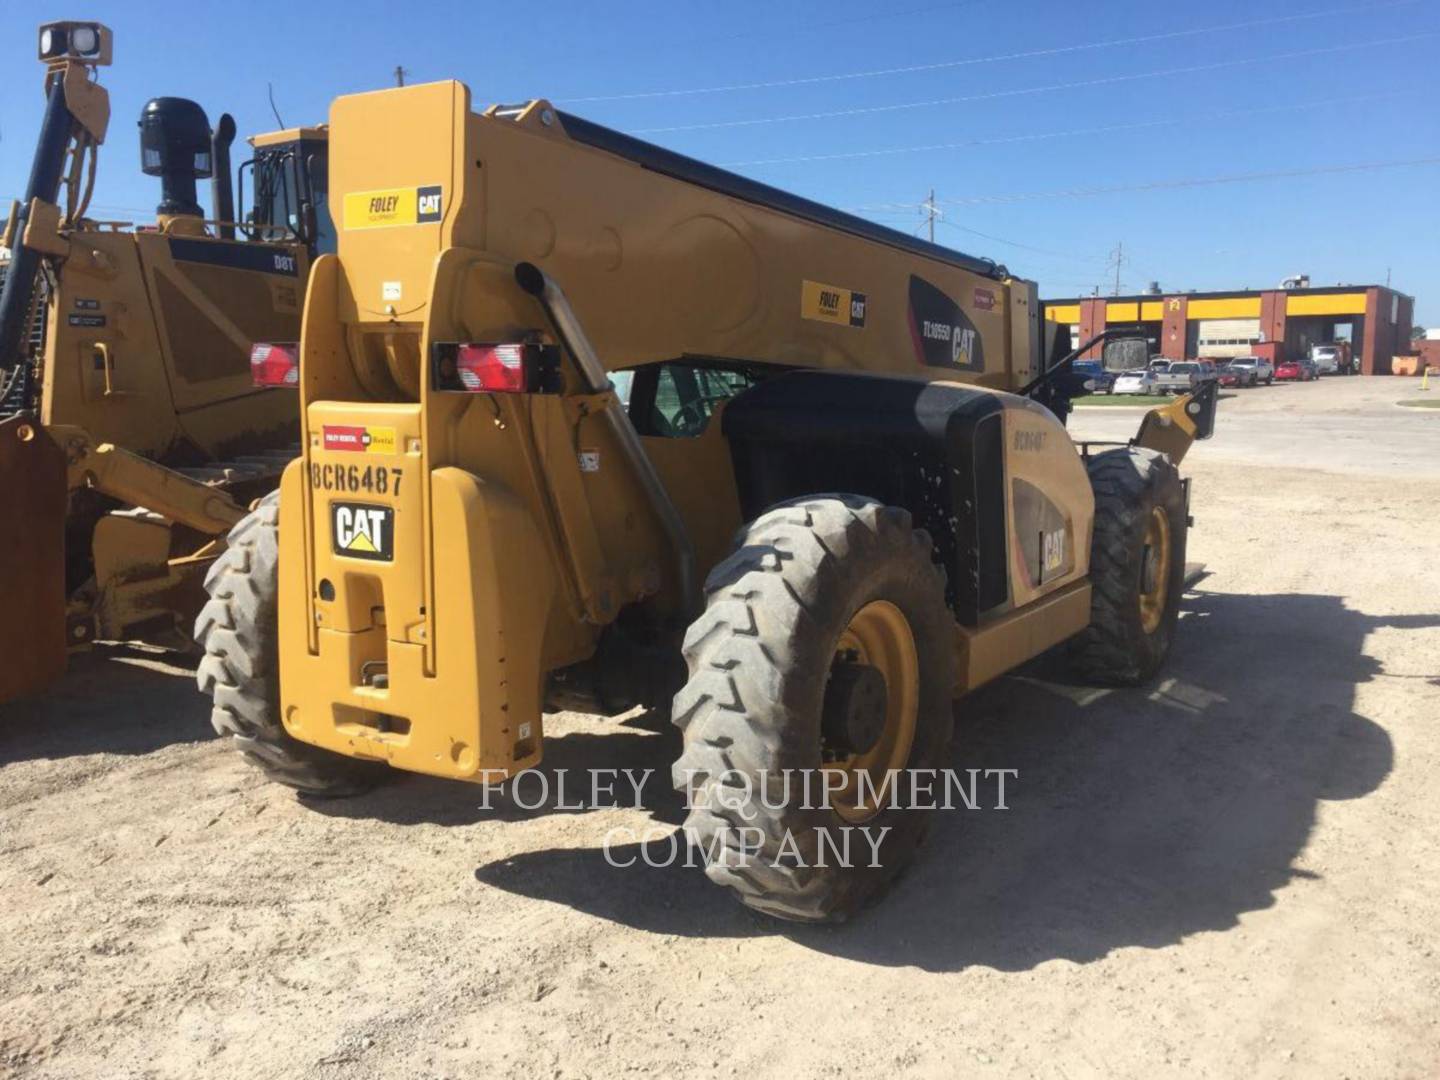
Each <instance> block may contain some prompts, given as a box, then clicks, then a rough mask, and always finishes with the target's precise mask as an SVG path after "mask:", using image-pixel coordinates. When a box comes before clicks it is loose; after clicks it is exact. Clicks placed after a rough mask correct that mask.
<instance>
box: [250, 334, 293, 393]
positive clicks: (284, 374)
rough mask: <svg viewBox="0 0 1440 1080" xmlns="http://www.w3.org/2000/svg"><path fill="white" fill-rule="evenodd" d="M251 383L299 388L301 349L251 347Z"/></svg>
mask: <svg viewBox="0 0 1440 1080" xmlns="http://www.w3.org/2000/svg"><path fill="white" fill-rule="evenodd" d="M250 381H251V382H252V383H254V384H255V385H256V386H299V385H300V347H299V346H298V345H294V344H289V345H269V344H264V343H262V344H258V345H253V346H251V348H250Z"/></svg>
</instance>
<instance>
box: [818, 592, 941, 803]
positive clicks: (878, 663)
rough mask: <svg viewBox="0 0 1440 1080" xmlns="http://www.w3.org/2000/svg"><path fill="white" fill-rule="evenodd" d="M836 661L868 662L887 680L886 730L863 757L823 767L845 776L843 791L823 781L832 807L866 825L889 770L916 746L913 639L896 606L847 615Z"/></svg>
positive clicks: (885, 791)
mask: <svg viewBox="0 0 1440 1080" xmlns="http://www.w3.org/2000/svg"><path fill="white" fill-rule="evenodd" d="M835 658H836V659H837V660H843V661H848V662H851V663H862V664H870V665H871V666H873V667H875V668H878V669H879V671H880V674H881V675H882V676H884V679H885V729H884V731H883V732H881V735H880V738H879V739H877V740H876V742H875V745H874V746H873V747H871V748H870V749H869V750H867V751H866V752H865V753H863V754H851V755H849V756H847V757H845V758H842V759H839V760H836V761H828V762H825V763H824V764H823V766H822V767H823V768H824V769H826V770H827V771H828V770H839V771H841V772H842V773H844V786H843V787H842V786H841V784H840V782H839V781H838V780H835V779H833V778H827V781H828V786H827V788H826V790H827V791H829V792H831V795H830V805H831V806H832V807H833V808H834V809H835V811H836V812H837V813H839V815H840V816H841V817H842V818H844V819H845V820H846V821H851V822H859V821H866V820H868V819H869V818H872V817H874V816H875V815H876V814H878V813H879V812H880V809H881V807H882V806H884V805H885V801H886V800H887V799H888V798H889V797H890V792H889V780H890V778H891V772H892V770H899V769H903V768H904V767H905V763H906V762H908V761H909V760H910V750H911V747H913V746H914V744H915V717H916V715H917V714H918V712H919V708H920V660H919V656H918V655H917V653H916V649H915V635H914V633H912V632H911V630H910V622H909V620H908V619H906V618H905V615H904V614H903V613H902V612H901V611H900V609H899V608H898V607H896V606H895V605H894V604H892V603H890V602H889V601H888V600H872V601H870V603H868V604H866V605H865V606H864V607H862V608H861V609H860V610H859V611H857V612H856V613H855V614H854V615H853V616H852V617H851V619H850V623H849V625H847V626H846V627H845V630H844V632H843V633H842V634H841V635H840V641H839V643H838V644H837V645H836V646H835ZM862 774H864V777H863V778H862ZM837 788H838V789H839V790H838V791H837V790H836V789H837Z"/></svg>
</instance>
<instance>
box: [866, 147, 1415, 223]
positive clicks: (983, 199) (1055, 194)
mask: <svg viewBox="0 0 1440 1080" xmlns="http://www.w3.org/2000/svg"><path fill="white" fill-rule="evenodd" d="M1427 165H1440V157H1423V158H1408V159H1405V160H1399V161H1365V162H1357V163H1355V164H1350V165H1317V166H1314V167H1312V168H1307V169H1274V170H1271V171H1268V172H1251V173H1232V174H1230V175H1228V176H1203V177H1186V178H1184V179H1180V180H1153V181H1151V182H1149V183H1145V184H1116V185H1112V186H1107V187H1089V188H1064V189H1061V190H1059V191H1028V192H1007V193H1005V194H999V195H972V196H969V197H967V198H961V199H939V200H937V201H938V202H941V203H949V204H951V205H954V206H982V205H985V204H988V203H1011V202H1029V201H1031V200H1035V199H1087V198H1092V197H1094V196H1097V195H1115V194H1120V193H1124V192H1132V191H1163V190H1167V189H1174V188H1192V187H1207V186H1210V185H1214V184H1241V183H1248V182H1251V181H1255V180H1281V179H1290V178H1292V177H1299V176H1323V175H1328V174H1333V173H1351V172H1374V171H1378V170H1380V169H1407V168H1417V167H1423V166H1427ZM886 205H887V206H894V205H897V204H894V203H890V204H886ZM863 209H864V208H863V207H852V208H851V212H852V213H854V212H860V211H862V210H863Z"/></svg>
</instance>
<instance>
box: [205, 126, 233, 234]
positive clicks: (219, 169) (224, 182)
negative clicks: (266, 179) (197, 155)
mask: <svg viewBox="0 0 1440 1080" xmlns="http://www.w3.org/2000/svg"><path fill="white" fill-rule="evenodd" d="M234 141H235V118H234V117H233V116H231V115H230V114H229V113H228V112H227V113H221V114H220V123H219V124H217V125H216V126H215V133H214V134H213V135H211V136H210V158H211V165H212V166H213V168H214V172H215V175H214V176H212V177H211V178H210V212H211V213H212V214H214V215H215V218H216V220H218V221H234V220H235V190H234V188H233V187H232V186H231V179H230V144H231V143H233V142H234ZM220 238H221V239H222V240H234V239H235V226H234V225H221V226H220Z"/></svg>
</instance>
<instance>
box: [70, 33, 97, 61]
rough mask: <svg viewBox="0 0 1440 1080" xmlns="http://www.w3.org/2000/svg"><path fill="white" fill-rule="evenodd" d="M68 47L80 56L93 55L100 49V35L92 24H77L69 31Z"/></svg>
mask: <svg viewBox="0 0 1440 1080" xmlns="http://www.w3.org/2000/svg"><path fill="white" fill-rule="evenodd" d="M70 48H72V49H74V50H75V51H76V52H77V53H79V54H80V55H81V56H94V55H95V53H96V52H98V51H99V49H100V35H99V34H97V33H96V32H95V28H94V27H93V26H77V27H76V28H75V29H74V30H72V31H70Z"/></svg>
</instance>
